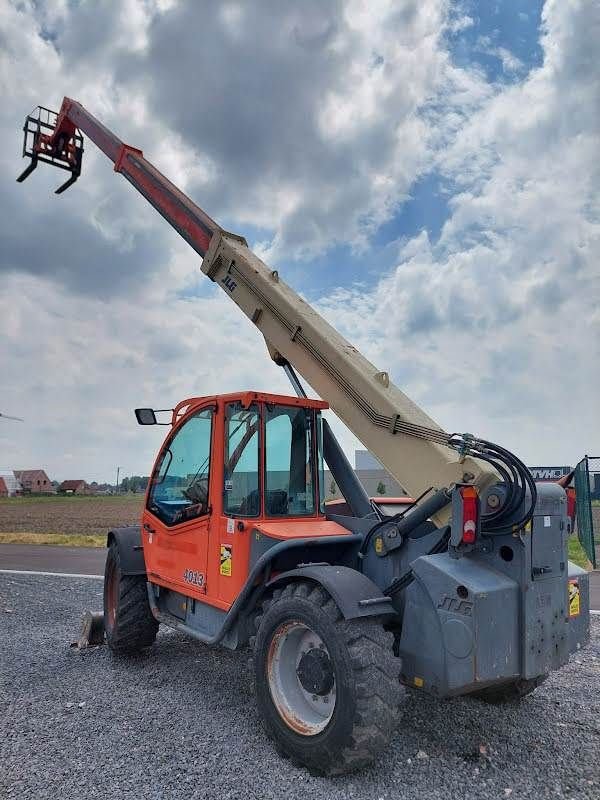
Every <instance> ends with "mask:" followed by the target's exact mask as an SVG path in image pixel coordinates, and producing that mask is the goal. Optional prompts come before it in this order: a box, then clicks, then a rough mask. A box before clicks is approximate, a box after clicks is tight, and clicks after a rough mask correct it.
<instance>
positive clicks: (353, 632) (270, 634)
mask: <svg viewBox="0 0 600 800" xmlns="http://www.w3.org/2000/svg"><path fill="white" fill-rule="evenodd" d="M256 627H257V635H256V639H255V641H254V670H255V686H256V696H257V701H258V707H259V711H260V713H261V715H262V718H263V720H264V723H265V727H266V730H267V734H268V735H269V736H270V737H271V738H272V739H273V740H274V741H275V744H276V747H277V749H278V750H279V752H280V753H281V754H282V755H284V756H287V757H289V758H291V759H292V760H293V761H295V762H296V763H299V764H303V765H305V766H307V767H308V768H309V770H311V771H313V772H317V773H319V774H325V775H334V774H341V773H345V772H351V771H353V770H356V769H359V768H361V767H365V766H367V765H368V764H370V763H372V762H373V761H374V760H375V759H376V758H377V757H378V756H380V755H381V753H382V752H383V750H384V749H385V748H386V747H387V745H388V743H389V741H390V738H391V736H392V734H393V732H394V729H395V727H396V725H397V723H398V719H399V704H400V699H401V696H402V694H403V691H404V690H403V688H402V687H401V686H400V683H399V674H400V660H399V659H397V658H396V657H395V656H394V655H393V652H392V645H393V635H392V634H391V633H387V632H386V631H384V629H383V627H382V625H381V623H380V622H379V621H377V620H375V619H373V618H369V619H355V620H348V621H347V620H344V619H343V617H342V615H341V613H340V610H339V608H338V607H337V605H336V604H335V602H334V601H333V600H332V598H331V597H330V596H329V595H328V594H327V593H326V592H325V591H324V590H323V589H322V588H321V587H319V586H317V585H315V584H313V583H309V582H299V583H291V584H288V585H287V586H286V587H285V589H284V590H283V591H281V590H276V592H275V593H274V595H273V598H272V599H269V600H267V601H266V602H265V603H264V604H263V613H262V615H260V616H258V617H257V619H256Z"/></svg>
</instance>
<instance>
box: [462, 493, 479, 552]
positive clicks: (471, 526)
mask: <svg viewBox="0 0 600 800" xmlns="http://www.w3.org/2000/svg"><path fill="white" fill-rule="evenodd" d="M459 491H460V496H461V497H462V503H463V513H462V540H463V544H474V543H475V539H476V538H477V489H476V488H475V487H474V486H462V487H461V488H460V489H459Z"/></svg>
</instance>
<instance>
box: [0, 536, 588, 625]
mask: <svg viewBox="0 0 600 800" xmlns="http://www.w3.org/2000/svg"><path fill="white" fill-rule="evenodd" d="M105 556H106V551H105V550H104V548H95V547H52V546H51V545H28V544H0V571H2V570H3V569H17V570H31V571H40V572H70V573H75V574H83V575H102V574H103V573H104V559H105ZM590 607H591V608H593V609H595V610H596V611H600V571H596V572H591V573H590Z"/></svg>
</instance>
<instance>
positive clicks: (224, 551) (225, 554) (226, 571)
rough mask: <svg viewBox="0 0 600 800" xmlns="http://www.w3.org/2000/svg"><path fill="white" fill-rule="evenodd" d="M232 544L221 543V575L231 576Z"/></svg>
mask: <svg viewBox="0 0 600 800" xmlns="http://www.w3.org/2000/svg"><path fill="white" fill-rule="evenodd" d="M232 549H233V548H232V545H230V544H222V545H221V567H220V570H219V572H220V573H221V575H227V576H228V577H231V551H232Z"/></svg>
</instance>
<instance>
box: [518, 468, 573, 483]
mask: <svg viewBox="0 0 600 800" xmlns="http://www.w3.org/2000/svg"><path fill="white" fill-rule="evenodd" d="M572 469H573V467H529V472H531V474H532V475H533V479H534V480H536V481H558V480H560V479H561V478H562V477H564V476H565V475H568V474H569V472H571V470H572Z"/></svg>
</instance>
